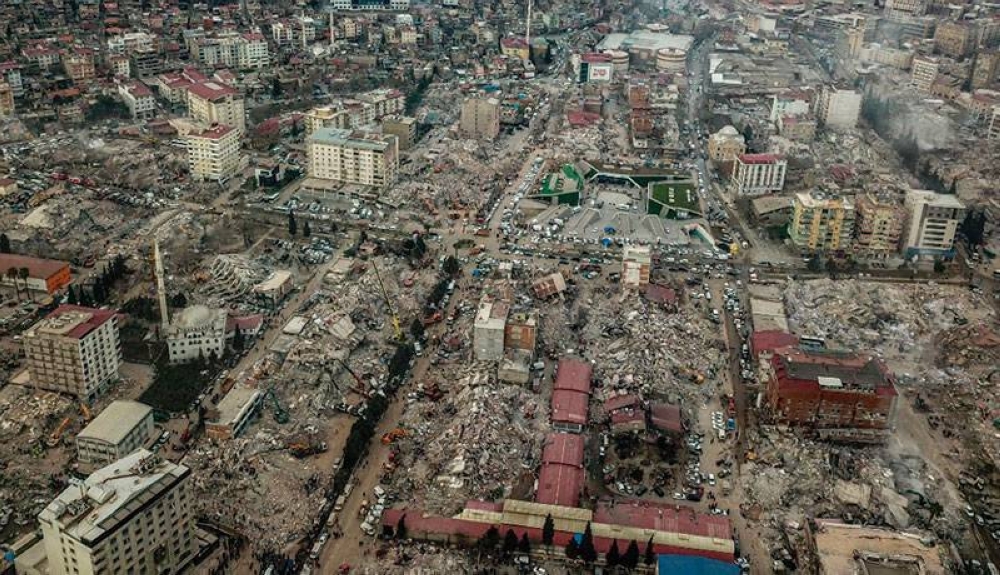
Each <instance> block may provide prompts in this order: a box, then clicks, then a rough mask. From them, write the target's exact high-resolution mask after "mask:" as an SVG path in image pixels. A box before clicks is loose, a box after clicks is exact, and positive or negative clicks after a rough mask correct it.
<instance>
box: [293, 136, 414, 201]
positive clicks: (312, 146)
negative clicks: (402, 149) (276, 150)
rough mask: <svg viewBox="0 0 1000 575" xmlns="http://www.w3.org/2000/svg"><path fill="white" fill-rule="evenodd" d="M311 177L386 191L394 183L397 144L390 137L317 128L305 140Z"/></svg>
mask: <svg viewBox="0 0 1000 575" xmlns="http://www.w3.org/2000/svg"><path fill="white" fill-rule="evenodd" d="M306 152H307V155H308V166H309V169H308V174H309V177H311V178H319V179H321V180H332V181H335V182H340V183H344V184H362V185H365V186H372V187H374V188H377V189H379V190H387V189H388V188H389V187H390V186H391V185H392V184H393V183H394V182H395V180H396V170H397V169H398V167H399V142H398V141H397V139H396V137H395V136H393V135H391V134H372V133H366V132H360V131H356V130H355V131H351V130H340V129H336V128H321V129H319V130H316V132H314V133H313V134H312V135H311V136H309V138H308V140H306Z"/></svg>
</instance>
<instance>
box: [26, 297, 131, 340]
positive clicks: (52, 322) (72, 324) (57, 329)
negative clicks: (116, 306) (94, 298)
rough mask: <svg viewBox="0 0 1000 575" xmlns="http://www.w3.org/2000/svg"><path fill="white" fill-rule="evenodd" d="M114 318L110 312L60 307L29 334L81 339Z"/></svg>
mask: <svg viewBox="0 0 1000 575" xmlns="http://www.w3.org/2000/svg"><path fill="white" fill-rule="evenodd" d="M114 316H115V312H114V311H111V310H106V309H96V308H89V307H82V306H76V305H61V306H59V307H58V308H56V309H55V310H53V311H52V313H50V314H49V315H47V316H45V318H44V319H42V320H41V321H39V322H38V323H36V324H35V325H34V327H32V328H31V332H32V334H34V333H40V334H41V333H44V334H47V335H56V336H62V337H68V338H72V339H82V338H83V337H84V336H86V335H87V334H88V333H90V332H92V331H94V330H95V329H97V328H99V327H101V326H102V325H103V324H104V322H106V321H108V320H109V319H111V318H113V317H114Z"/></svg>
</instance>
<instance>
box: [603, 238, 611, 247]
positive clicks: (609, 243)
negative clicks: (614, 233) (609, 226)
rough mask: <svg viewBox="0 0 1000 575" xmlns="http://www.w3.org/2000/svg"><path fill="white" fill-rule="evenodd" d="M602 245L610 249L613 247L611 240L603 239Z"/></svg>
mask: <svg viewBox="0 0 1000 575" xmlns="http://www.w3.org/2000/svg"><path fill="white" fill-rule="evenodd" d="M601 245H602V246H604V247H609V246H610V245H611V238H601Z"/></svg>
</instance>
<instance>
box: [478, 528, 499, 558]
mask: <svg viewBox="0 0 1000 575" xmlns="http://www.w3.org/2000/svg"><path fill="white" fill-rule="evenodd" d="M498 543H500V530H499V529H497V526H496V525H490V528H489V529H487V530H486V533H483V536H482V537H480V538H479V547H480V548H481V549H482V550H483V551H487V552H492V551H494V550H495V549H496V548H497V544H498Z"/></svg>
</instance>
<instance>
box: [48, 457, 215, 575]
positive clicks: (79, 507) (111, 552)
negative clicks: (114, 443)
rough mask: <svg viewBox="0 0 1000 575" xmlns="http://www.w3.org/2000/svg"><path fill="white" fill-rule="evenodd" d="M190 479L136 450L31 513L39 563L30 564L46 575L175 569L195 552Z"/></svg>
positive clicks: (176, 468)
mask: <svg viewBox="0 0 1000 575" xmlns="http://www.w3.org/2000/svg"><path fill="white" fill-rule="evenodd" d="M190 475H191V470H190V469H188V468H187V467H184V466H182V465H176V464H174V463H171V462H169V461H164V460H161V459H160V458H159V457H158V456H157V455H155V454H153V453H150V452H149V451H146V450H145V449H140V450H139V451H136V452H134V453H132V454H131V455H128V456H127V457H124V458H122V459H120V460H118V461H116V462H114V463H112V464H111V465H108V466H107V467H103V468H101V469H99V470H97V471H95V472H94V473H92V474H91V475H90V476H89V477H87V479H85V480H83V481H76V482H74V483H71V484H70V486H69V487H67V488H66V489H65V490H64V491H63V492H62V493H60V494H59V496H58V497H56V498H55V500H54V501H52V502H51V503H49V504H48V506H47V507H46V508H45V509H44V510H43V511H42V512H41V513H39V515H38V522H39V524H40V526H41V529H42V537H43V540H42V542H41V543H39V545H43V546H44V550H45V551H44V555H45V561H44V563H45V564H44V565H43V566H41V565H40V566H37V567H44V569H45V570H46V571H47V572H48V573H50V574H51V575H104V574H108V573H136V574H157V575H161V574H162V575H172V574H176V573H180V572H182V571H183V569H184V568H185V567H186V566H187V565H188V563H190V562H191V560H192V559H193V558H194V556H195V553H196V551H197V550H196V548H195V546H196V542H195V525H194V515H193V514H192V511H191V495H190V491H189V485H188V478H189V476H190ZM39 570H40V569H39Z"/></svg>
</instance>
